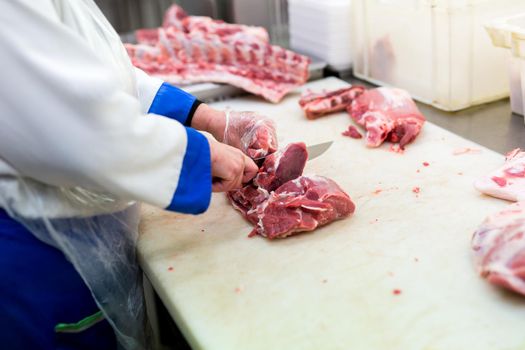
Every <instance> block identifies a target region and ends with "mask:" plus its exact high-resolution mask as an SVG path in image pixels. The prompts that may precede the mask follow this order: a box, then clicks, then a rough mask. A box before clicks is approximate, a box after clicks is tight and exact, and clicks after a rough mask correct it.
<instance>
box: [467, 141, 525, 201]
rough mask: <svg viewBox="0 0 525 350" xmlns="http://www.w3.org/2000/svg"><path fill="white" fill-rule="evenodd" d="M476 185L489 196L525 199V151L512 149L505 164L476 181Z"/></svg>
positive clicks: (514, 199)
mask: <svg viewBox="0 0 525 350" xmlns="http://www.w3.org/2000/svg"><path fill="white" fill-rule="evenodd" d="M474 187H475V188H476V189H477V190H478V191H480V192H482V193H485V194H487V195H489V196H493V197H497V198H501V199H506V200H509V201H518V200H525V152H524V151H522V150H521V149H519V148H516V149H515V150H512V151H510V152H509V153H507V155H506V157H505V164H503V166H502V167H500V168H499V169H496V170H495V171H493V172H492V173H490V174H488V175H487V176H484V177H482V178H480V179H478V180H476V181H475V182H474Z"/></svg>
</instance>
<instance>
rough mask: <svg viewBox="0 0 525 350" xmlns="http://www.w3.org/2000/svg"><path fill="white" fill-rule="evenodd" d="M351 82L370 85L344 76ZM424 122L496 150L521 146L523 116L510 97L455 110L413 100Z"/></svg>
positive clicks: (524, 135)
mask: <svg viewBox="0 0 525 350" xmlns="http://www.w3.org/2000/svg"><path fill="white" fill-rule="evenodd" d="M344 80H346V81H347V82H349V83H351V84H361V85H365V86H367V87H372V86H373V85H371V84H369V83H367V82H364V81H362V80H359V79H355V78H345V79H344ZM417 105H418V107H419V108H420V110H421V112H422V113H423V114H424V115H425V117H426V118H427V120H428V121H430V122H432V123H434V124H436V125H438V126H441V127H442V128H445V129H447V130H449V131H451V132H453V133H455V134H458V135H460V136H463V137H464V138H466V139H469V140H471V141H474V142H476V143H479V144H480V145H482V146H485V147H487V148H490V149H492V150H494V151H496V152H498V153H502V154H505V153H507V152H508V151H510V150H512V149H514V148H517V147H521V148H525V123H524V122H523V117H522V116H520V115H516V114H513V113H512V112H511V109H510V100H509V99H505V100H500V101H495V102H491V103H487V104H484V105H480V106H475V107H471V108H468V109H465V110H462V111H459V112H445V111H441V110H439V109H437V108H434V107H432V106H429V105H425V104H423V103H419V102H418V103H417Z"/></svg>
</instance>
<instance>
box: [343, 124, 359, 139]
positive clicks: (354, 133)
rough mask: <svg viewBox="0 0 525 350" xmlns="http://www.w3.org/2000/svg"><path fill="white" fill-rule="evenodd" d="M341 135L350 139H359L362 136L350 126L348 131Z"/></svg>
mask: <svg viewBox="0 0 525 350" xmlns="http://www.w3.org/2000/svg"><path fill="white" fill-rule="evenodd" d="M342 135H343V136H348V137H351V138H353V139H361V138H363V135H361V133H360V132H359V131H358V130H357V128H356V127H355V126H353V125H350V126H349V127H348V130H345V131H343V132H342Z"/></svg>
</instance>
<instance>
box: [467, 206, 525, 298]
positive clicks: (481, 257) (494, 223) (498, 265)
mask: <svg viewBox="0 0 525 350" xmlns="http://www.w3.org/2000/svg"><path fill="white" fill-rule="evenodd" d="M472 248H473V250H474V255H475V261H476V265H477V268H478V271H479V273H480V274H481V276H483V277H484V278H486V279H487V280H488V281H489V282H490V283H492V284H495V285H499V286H502V287H505V288H508V289H511V290H513V291H515V292H517V293H521V294H523V295H525V202H518V203H514V204H511V205H509V206H508V207H506V208H505V209H504V210H502V211H500V212H498V213H496V214H493V215H490V216H489V217H487V219H485V221H484V222H483V223H482V224H481V226H480V227H479V228H478V230H477V231H476V232H475V233H474V236H473V238H472Z"/></svg>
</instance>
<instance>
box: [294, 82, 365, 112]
mask: <svg viewBox="0 0 525 350" xmlns="http://www.w3.org/2000/svg"><path fill="white" fill-rule="evenodd" d="M364 91H365V88H364V87H363V86H351V87H346V88H342V89H339V90H335V91H322V92H312V91H310V90H307V91H305V92H303V94H302V95H301V99H300V100H299V105H300V106H301V108H302V109H303V110H304V112H305V113H306V118H308V119H316V118H319V117H320V116H322V115H325V114H328V113H334V112H339V111H343V110H344V109H345V108H346V107H347V106H348V105H349V104H350V103H352V101H353V100H354V99H355V98H356V97H357V96H359V95H361V94H362V93H363V92H364Z"/></svg>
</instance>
